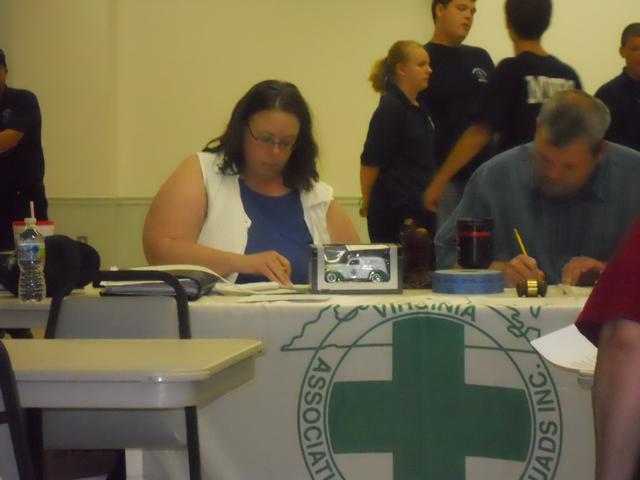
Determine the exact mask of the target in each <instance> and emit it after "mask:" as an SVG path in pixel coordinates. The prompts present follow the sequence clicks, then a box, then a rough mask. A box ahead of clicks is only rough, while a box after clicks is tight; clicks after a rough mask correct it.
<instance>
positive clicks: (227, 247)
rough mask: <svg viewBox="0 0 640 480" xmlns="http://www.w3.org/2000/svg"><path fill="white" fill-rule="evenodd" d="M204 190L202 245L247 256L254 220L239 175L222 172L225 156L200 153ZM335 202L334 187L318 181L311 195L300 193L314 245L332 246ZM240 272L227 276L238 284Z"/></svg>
mask: <svg viewBox="0 0 640 480" xmlns="http://www.w3.org/2000/svg"><path fill="white" fill-rule="evenodd" d="M198 159H199V160H200V167H201V168H202V178H203V180H204V188H205V190H206V192H207V216H206V218H205V220H204V224H203V225H202V229H201V230H200V235H199V236H198V243H199V244H201V245H204V246H206V247H211V248H215V249H217V250H222V251H225V252H232V253H239V254H244V250H245V248H246V246H247V237H248V232H249V227H250V226H251V220H250V219H249V217H248V216H247V214H246V212H245V211H244V207H243V205H242V198H241V197H240V185H239V183H238V175H225V174H223V173H222V172H220V169H219V167H220V165H221V164H222V154H212V153H208V152H200V153H198ZM332 199H333V188H331V187H330V186H329V185H327V184H326V183H324V182H316V183H314V184H313V188H312V189H311V190H310V191H308V192H304V191H303V192H300V200H301V202H302V210H303V212H304V221H305V223H306V224H307V228H308V229H309V232H310V233H311V237H312V238H313V243H315V244H317V245H322V244H325V243H330V242H331V238H330V237H329V232H328V230H327V209H328V208H329V204H330V203H331V200H332ZM237 276H238V274H237V273H234V274H232V275H229V277H227V278H228V279H229V280H231V281H232V282H233V281H235V279H236V277H237Z"/></svg>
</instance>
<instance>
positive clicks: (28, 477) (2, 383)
mask: <svg viewBox="0 0 640 480" xmlns="http://www.w3.org/2000/svg"><path fill="white" fill-rule="evenodd" d="M24 341H28V340H24ZM0 390H2V405H0V407H1V408H0V478H1V479H3V480H34V479H35V478H36V476H35V470H34V465H33V459H32V457H31V448H30V446H29V440H28V434H27V426H26V420H25V416H24V412H23V410H22V408H21V407H20V399H19V397H18V387H17V385H16V378H15V375H14V373H13V368H12V367H11V360H10V359H9V355H8V353H7V350H6V348H5V346H4V344H3V343H2V342H0Z"/></svg>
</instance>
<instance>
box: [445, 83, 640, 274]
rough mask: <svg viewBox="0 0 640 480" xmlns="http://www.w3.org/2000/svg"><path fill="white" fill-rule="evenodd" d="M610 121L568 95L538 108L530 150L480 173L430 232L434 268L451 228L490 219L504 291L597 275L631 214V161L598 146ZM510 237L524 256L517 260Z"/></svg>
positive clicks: (585, 100) (451, 259)
mask: <svg viewBox="0 0 640 480" xmlns="http://www.w3.org/2000/svg"><path fill="white" fill-rule="evenodd" d="M609 123H610V115H609V111H608V110H607V108H606V107H605V106H604V104H603V103H602V102H600V101H599V100H597V99H595V98H594V97H592V96H590V95H588V94H586V93H584V92H580V91H577V90H569V91H565V92H561V93H559V94H557V95H555V96H554V97H552V98H551V99H550V100H548V101H547V103H545V105H544V107H543V108H542V110H541V112H540V115H539V117H538V125H537V129H536V135H535V139H534V141H533V142H532V143H528V144H525V145H520V146H518V147H515V148H513V149H511V150H508V151H506V152H504V153H502V154H500V155H498V156H496V157H494V158H493V159H492V160H490V161H489V162H487V163H486V164H484V165H483V166H482V167H480V168H479V169H478V170H477V171H476V172H475V174H474V175H473V176H472V177H471V180H470V181H469V184H468V185H467V188H466V190H465V193H464V196H463V198H462V201H461V202H460V204H459V206H458V208H457V209H456V210H455V211H454V212H453V214H452V216H451V218H450V219H449V220H448V221H447V223H445V225H443V227H442V229H441V230H440V231H439V232H438V234H437V236H436V239H435V244H436V258H437V265H438V268H450V267H453V266H454V265H455V264H456V260H457V238H456V221H457V219H459V218H485V217H490V218H492V219H493V222H494V231H493V242H494V250H493V254H494V263H493V264H492V265H491V267H490V268H493V269H498V270H502V271H504V272H505V283H506V284H507V286H514V285H515V284H516V283H517V282H518V281H519V280H522V279H532V278H538V279H542V278H545V279H546V280H547V282H548V283H551V284H554V283H560V282H562V283H567V284H571V285H575V284H577V283H578V282H579V281H580V280H581V278H582V279H583V280H584V278H585V276H590V275H591V274H599V272H600V271H602V270H603V269H604V267H605V266H606V262H607V260H608V259H609V257H610V256H611V255H612V253H613V252H614V250H615V249H616V248H617V246H618V244H619V243H620V242H621V240H622V239H623V238H624V236H625V234H626V233H627V232H628V230H629V229H630V227H631V226H632V224H633V222H634V220H635V219H636V218H637V216H638V214H639V213H640V189H638V188H637V186H638V185H639V184H640V183H639V182H640V153H639V152H636V151H634V150H631V149H629V148H626V147H623V146H621V145H617V144H615V143H610V142H606V141H604V140H603V138H604V135H605V132H606V131H607V128H608V126H609ZM514 228H517V229H518V231H519V232H520V234H521V236H522V239H523V240H524V244H525V245H526V249H527V251H528V254H529V255H530V256H527V255H524V254H520V248H519V246H518V243H517V241H516V238H515V236H514Z"/></svg>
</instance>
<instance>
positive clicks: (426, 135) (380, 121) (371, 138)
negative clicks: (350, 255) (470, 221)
mask: <svg viewBox="0 0 640 480" xmlns="http://www.w3.org/2000/svg"><path fill="white" fill-rule="evenodd" d="M430 75H431V68H430V67H429V54H428V53H427V52H426V50H425V49H424V48H423V46H422V45H421V44H419V43H418V42H413V41H399V42H396V43H394V44H393V45H392V47H391V48H390V49H389V52H388V54H387V56H386V57H385V58H383V59H381V60H379V61H377V62H376V63H375V64H374V66H373V69H372V71H371V75H370V76H369V80H370V82H371V85H372V86H373V89H374V90H375V91H376V92H379V93H381V94H382V96H381V98H380V103H379V104H378V107H377V108H376V110H375V112H374V113H373V117H372V118H371V122H370V123H369V131H368V133H367V139H366V141H365V144H364V149H363V152H362V155H361V157H360V163H361V166H360V187H361V191H362V208H361V211H360V215H362V216H366V217H367V224H368V228H369V238H370V239H371V241H372V242H375V243H378V242H379V243H389V242H395V243H397V242H399V241H400V232H401V230H402V225H403V224H404V221H405V220H406V219H409V218H411V219H413V220H414V222H415V224H416V226H417V227H424V228H427V230H429V232H430V233H431V235H432V236H433V234H434V231H433V228H434V226H435V215H433V214H432V213H430V212H427V211H426V210H425V209H424V207H423V206H422V201H421V196H422V191H423V190H424V188H425V187H426V186H427V185H428V183H429V182H430V181H431V178H432V177H433V174H434V172H435V170H436V160H435V143H434V142H435V140H434V126H433V122H432V120H431V117H430V115H429V112H428V110H427V108H426V105H425V104H423V103H421V102H420V101H418V99H417V97H418V93H419V92H421V91H422V90H424V89H425V88H427V86H428V84H429V76H430Z"/></svg>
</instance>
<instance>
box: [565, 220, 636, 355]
mask: <svg viewBox="0 0 640 480" xmlns="http://www.w3.org/2000/svg"><path fill="white" fill-rule="evenodd" d="M619 319H625V320H633V321H635V322H640V224H638V225H636V226H635V228H634V229H633V231H632V232H631V234H630V235H629V236H628V237H627V239H626V240H625V242H624V243H623V245H622V247H621V248H620V249H619V250H618V252H617V254H616V255H615V256H614V257H613V259H612V260H611V261H610V262H609V264H608V265H607V268H605V269H604V271H603V272H602V274H601V275H600V279H599V280H598V284H597V285H596V287H595V288H594V290H593V292H592V293H591V296H590V297H589V300H587V304H586V305H585V307H584V310H583V311H582V313H581V314H580V316H579V317H578V320H577V321H576V326H577V327H578V329H579V330H580V331H581V332H582V334H583V335H584V336H585V337H587V338H588V339H589V340H591V342H592V343H593V344H594V345H597V344H598V339H599V337H600V330H601V329H602V327H604V325H605V324H606V323H607V322H611V321H613V320H619Z"/></svg>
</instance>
